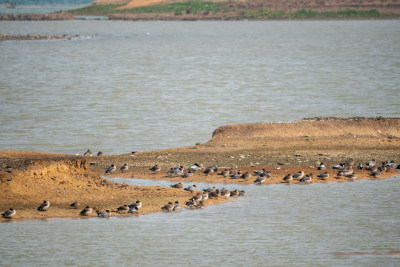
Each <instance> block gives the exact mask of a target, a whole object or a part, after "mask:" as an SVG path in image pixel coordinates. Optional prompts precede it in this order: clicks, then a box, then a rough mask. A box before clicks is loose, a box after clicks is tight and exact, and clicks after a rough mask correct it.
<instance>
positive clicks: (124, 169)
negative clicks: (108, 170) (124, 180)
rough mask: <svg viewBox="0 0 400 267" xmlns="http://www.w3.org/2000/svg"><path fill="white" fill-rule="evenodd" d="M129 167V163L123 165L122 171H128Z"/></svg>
mask: <svg viewBox="0 0 400 267" xmlns="http://www.w3.org/2000/svg"><path fill="white" fill-rule="evenodd" d="M128 169H129V165H128V164H126V163H125V164H124V166H122V167H121V169H120V170H121V172H126V171H127V170H128Z"/></svg>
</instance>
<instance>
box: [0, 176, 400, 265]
mask: <svg viewBox="0 0 400 267" xmlns="http://www.w3.org/2000/svg"><path fill="white" fill-rule="evenodd" d="M113 180H114V179H113ZM114 181H116V182H127V183H129V184H140V185H146V184H147V185H154V184H157V182H154V181H146V180H139V181H137V180H134V179H115V180H114ZM158 184H160V185H163V186H168V185H169V184H171V182H166V181H161V182H158ZM186 185H188V183H185V186H186ZM198 186H199V188H200V189H201V188H205V187H208V186H209V185H208V184H198ZM222 186H225V187H226V188H228V189H230V190H232V189H234V188H238V189H244V190H246V193H247V195H246V197H242V198H237V199H235V200H233V201H232V202H229V203H225V204H221V205H215V206H209V207H206V208H205V209H202V210H185V211H182V212H177V213H157V214H150V215H143V216H139V217H137V216H133V217H128V218H117V217H112V218H110V219H100V218H90V219H49V220H46V221H39V220H34V221H19V222H9V223H1V224H0V237H1V240H2V242H0V257H1V259H2V263H1V264H2V265H3V266H11V265H12V266H43V265H44V266H54V265H56V264H57V265H75V266H87V265H97V266H109V265H139V266H161V265H163V266H165V265H166V264H168V265H173V266H208V265H218V266H228V265H235V266H317V265H319V266H398V262H399V258H400V254H399V251H400V242H399V240H400V217H399V214H400V205H399V203H400V197H399V196H400V195H399V194H398V188H399V179H398V178H390V179H385V180H376V181H373V180H362V181H357V182H354V183H350V182H344V183H335V182H334V183H328V184H311V185H289V186H288V185H270V186H256V185H249V186H243V185H232V184H229V185H218V187H222ZM161 204H163V203H160V206H161Z"/></svg>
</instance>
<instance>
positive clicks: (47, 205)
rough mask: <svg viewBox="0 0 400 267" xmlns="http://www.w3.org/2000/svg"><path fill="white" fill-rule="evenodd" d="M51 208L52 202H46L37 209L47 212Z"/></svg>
mask: <svg viewBox="0 0 400 267" xmlns="http://www.w3.org/2000/svg"><path fill="white" fill-rule="evenodd" d="M49 207H50V202H49V201H47V200H45V201H43V203H42V204H41V205H40V206H39V207H38V208H37V210H38V211H47V209H48V208H49Z"/></svg>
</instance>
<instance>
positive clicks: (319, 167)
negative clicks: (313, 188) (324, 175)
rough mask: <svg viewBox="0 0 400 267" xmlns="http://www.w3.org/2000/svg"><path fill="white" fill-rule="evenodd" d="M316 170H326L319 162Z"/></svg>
mask: <svg viewBox="0 0 400 267" xmlns="http://www.w3.org/2000/svg"><path fill="white" fill-rule="evenodd" d="M317 169H318V170H326V166H325V164H324V163H322V162H321V163H320V164H319V165H318V167H317Z"/></svg>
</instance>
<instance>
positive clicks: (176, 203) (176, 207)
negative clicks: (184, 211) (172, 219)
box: [172, 200, 182, 211]
mask: <svg viewBox="0 0 400 267" xmlns="http://www.w3.org/2000/svg"><path fill="white" fill-rule="evenodd" d="M181 208H182V206H181V203H179V201H178V200H177V201H175V203H174V208H173V209H172V210H173V211H178V210H180V209H181Z"/></svg>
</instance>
